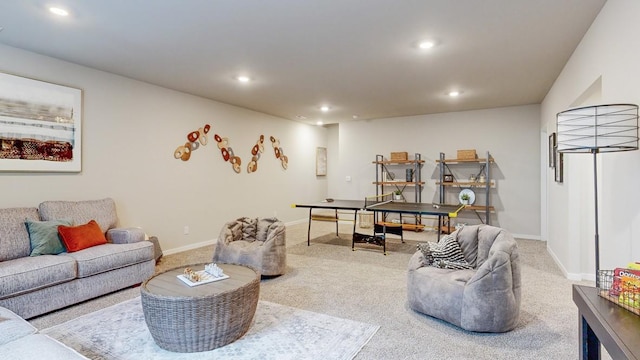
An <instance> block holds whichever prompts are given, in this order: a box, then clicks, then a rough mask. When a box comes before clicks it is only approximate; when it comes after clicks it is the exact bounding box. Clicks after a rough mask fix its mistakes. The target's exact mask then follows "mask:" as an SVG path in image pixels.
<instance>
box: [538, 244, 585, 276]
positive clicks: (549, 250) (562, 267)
mask: <svg viewBox="0 0 640 360" xmlns="http://www.w3.org/2000/svg"><path fill="white" fill-rule="evenodd" d="M547 253H548V254H549V255H550V256H551V258H552V259H553V261H554V262H555V263H556V265H558V267H559V268H560V271H562V274H563V275H564V276H565V277H566V278H567V280H571V281H593V282H595V281H596V276H595V275H594V274H585V273H570V272H568V271H567V269H565V267H564V266H563V265H562V263H561V262H560V260H558V257H557V256H556V254H555V253H554V252H553V251H551V248H549V246H547Z"/></svg>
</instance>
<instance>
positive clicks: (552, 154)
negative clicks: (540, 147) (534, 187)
mask: <svg viewBox="0 0 640 360" xmlns="http://www.w3.org/2000/svg"><path fill="white" fill-rule="evenodd" d="M556 145H557V144H556V133H551V135H549V167H550V168H553V167H556Z"/></svg>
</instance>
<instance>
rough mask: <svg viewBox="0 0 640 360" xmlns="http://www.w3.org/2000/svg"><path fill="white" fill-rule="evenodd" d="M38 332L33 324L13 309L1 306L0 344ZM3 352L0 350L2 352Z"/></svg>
mask: <svg viewBox="0 0 640 360" xmlns="http://www.w3.org/2000/svg"><path fill="white" fill-rule="evenodd" d="M35 332H36V328H34V327H33V326H32V325H31V324H29V323H28V322H27V321H26V320H24V319H23V318H21V317H20V316H18V315H16V313H14V312H13V311H11V310H9V309H6V308H3V307H0V345H3V344H6V343H8V342H10V341H13V340H16V339H19V338H21V337H24V336H27V335H30V334H33V333H35ZM2 353H3V352H2V351H0V354H2Z"/></svg>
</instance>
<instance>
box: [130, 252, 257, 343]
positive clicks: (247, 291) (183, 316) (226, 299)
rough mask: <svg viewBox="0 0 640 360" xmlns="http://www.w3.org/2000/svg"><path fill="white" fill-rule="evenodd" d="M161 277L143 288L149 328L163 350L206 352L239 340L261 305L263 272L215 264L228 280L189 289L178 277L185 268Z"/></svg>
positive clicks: (152, 279) (148, 281)
mask: <svg viewBox="0 0 640 360" xmlns="http://www.w3.org/2000/svg"><path fill="white" fill-rule="evenodd" d="M204 265H205V264H194V265H188V266H182V267H178V268H174V269H171V270H168V271H165V272H163V273H160V274H157V275H155V276H153V277H152V278H150V279H149V280H147V281H145V282H144V283H143V284H142V286H141V287H140V293H141V299H142V310H143V313H144V319H145V321H146V323H147V327H148V328H149V331H150V332H151V336H153V339H154V341H155V342H156V344H158V346H159V347H161V348H163V349H165V350H169V351H173V352H199V351H208V350H213V349H215V348H218V347H221V346H224V345H227V344H230V343H232V342H234V341H236V340H237V339H239V338H241V337H242V336H243V335H244V334H245V333H246V332H247V331H248V330H249V327H250V326H251V321H252V320H253V316H254V315H255V312H256V307H257V305H258V295H259V293H260V274H259V273H258V272H257V271H256V270H254V269H252V268H250V267H247V266H243V265H235V264H217V265H218V266H219V267H221V268H222V270H223V271H224V273H225V275H228V276H229V278H228V279H224V280H219V281H215V282H210V283H207V284H202V285H197V286H189V285H187V284H186V283H184V282H183V281H182V280H180V279H178V275H181V274H183V272H184V269H185V268H187V267H190V268H192V269H193V270H203V269H204Z"/></svg>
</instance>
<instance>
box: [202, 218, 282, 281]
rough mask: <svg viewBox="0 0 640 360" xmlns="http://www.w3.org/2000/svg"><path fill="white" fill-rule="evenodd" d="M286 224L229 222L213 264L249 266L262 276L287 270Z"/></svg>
mask: <svg viewBox="0 0 640 360" xmlns="http://www.w3.org/2000/svg"><path fill="white" fill-rule="evenodd" d="M285 240H286V232H285V226H284V223H283V222H282V221H280V220H278V219H276V218H248V217H243V218H239V219H237V220H234V221H230V222H228V223H226V224H225V225H224V226H223V227H222V230H221V231H220V236H218V241H217V242H216V244H215V247H214V249H213V262H214V263H218V262H220V263H230V264H240V265H248V266H250V267H252V268H254V269H256V270H257V271H260V274H261V275H263V276H274V275H282V274H284V273H285V270H286V267H287V251H286V243H285Z"/></svg>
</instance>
